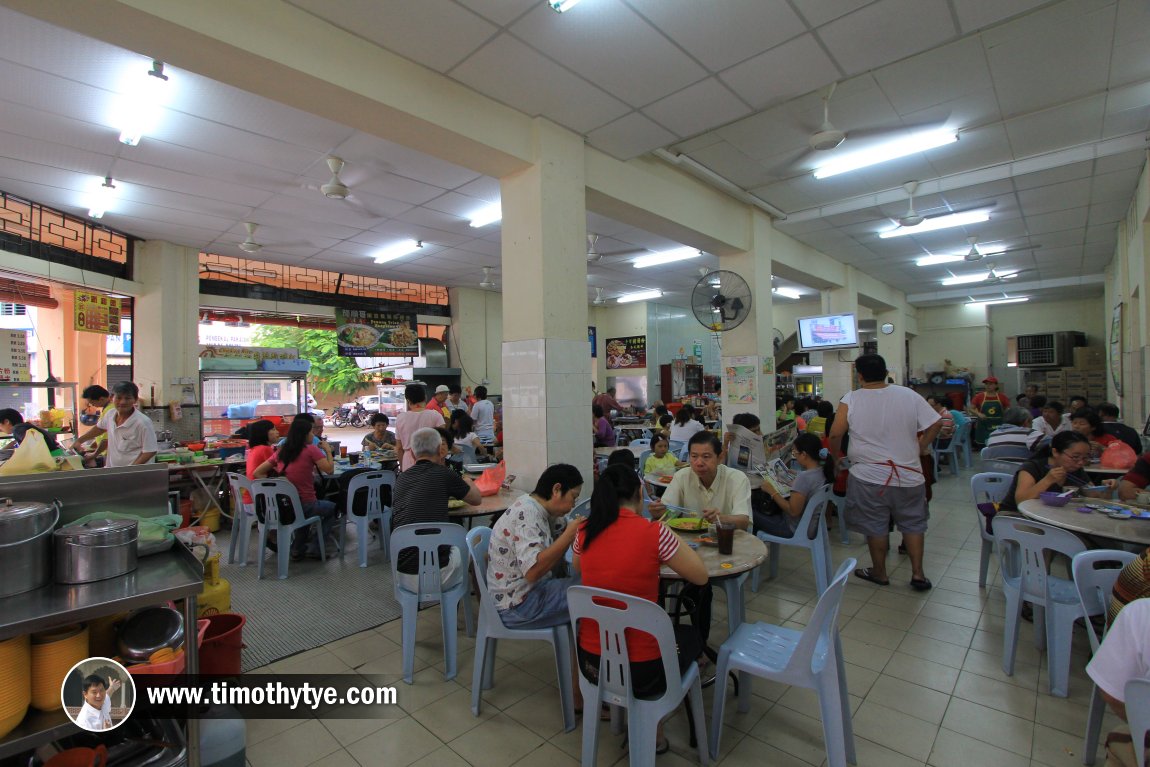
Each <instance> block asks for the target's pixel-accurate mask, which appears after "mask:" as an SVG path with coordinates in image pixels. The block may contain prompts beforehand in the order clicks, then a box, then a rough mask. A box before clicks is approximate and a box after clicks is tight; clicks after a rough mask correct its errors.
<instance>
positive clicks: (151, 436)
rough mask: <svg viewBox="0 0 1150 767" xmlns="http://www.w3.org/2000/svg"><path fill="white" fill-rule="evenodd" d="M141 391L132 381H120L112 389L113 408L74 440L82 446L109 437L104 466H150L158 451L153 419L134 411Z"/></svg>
mask: <svg viewBox="0 0 1150 767" xmlns="http://www.w3.org/2000/svg"><path fill="white" fill-rule="evenodd" d="M139 401H140V389H139V387H138V386H136V385H135V384H134V383H132V382H131V381H121V382H120V383H118V384H116V385H115V386H113V387H112V405H113V407H114V408H115V409H114V410H110V411H107V412H105V413H104V415H102V416H100V420H99V422H97V424H96V425H95V426H93V427H92V428H91V429H88V431H86V432H84V434H82V435H81V436H80V437H79V438H78V439H77V440H76V444H77V445H83V444H84V443H85V442H88V441H89V440H91V439H94V438H96V437H98V436H100V435H101V434H107V435H108V457H107V460H106V461H105V464H104V465H105V466H107V467H108V468H116V467H119V466H134V465H137V464H141V463H151V462H152V460H153V459H154V458H155V457H156V453H157V451H159V447H158V446H157V444H156V427H155V426H154V425H153V424H152V419H151V418H148V417H147V416H146V415H144V414H143V413H141V412H140V411H139V410H137V409H136V405H137V403H139Z"/></svg>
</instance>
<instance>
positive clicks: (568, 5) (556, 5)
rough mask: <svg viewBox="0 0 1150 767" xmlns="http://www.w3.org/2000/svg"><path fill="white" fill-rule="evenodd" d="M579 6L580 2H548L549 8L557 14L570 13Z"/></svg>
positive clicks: (569, 0)
mask: <svg viewBox="0 0 1150 767" xmlns="http://www.w3.org/2000/svg"><path fill="white" fill-rule="evenodd" d="M578 4H579V0H547V7H548V8H550V9H551V10H553V11H555V12H556V13H563V12H564V11H569V10H571V9H572V8H574V7H575V6H576V5H578Z"/></svg>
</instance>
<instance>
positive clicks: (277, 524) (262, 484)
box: [250, 477, 327, 581]
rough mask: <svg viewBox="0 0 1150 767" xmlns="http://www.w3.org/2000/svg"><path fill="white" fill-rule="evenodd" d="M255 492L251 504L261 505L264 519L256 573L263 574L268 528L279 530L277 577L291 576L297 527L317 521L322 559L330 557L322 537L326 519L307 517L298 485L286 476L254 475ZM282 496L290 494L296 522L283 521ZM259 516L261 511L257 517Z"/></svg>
mask: <svg viewBox="0 0 1150 767" xmlns="http://www.w3.org/2000/svg"><path fill="white" fill-rule="evenodd" d="M250 491H251V494H252V505H253V506H254V507H255V508H256V511H257V512H258V511H259V509H260V507H261V506H262V507H263V510H264V521H263V522H260V523H259V524H260V566H259V570H258V571H257V573H256V577H258V578H263V577H264V548H265V547H266V546H267V541H268V530H276V531H278V536H279V539H278V543H277V546H276V548H277V549H278V551H277V552H276V553H277V557H276V558H277V560H278V568H277V574H276V577H277V578H279V579H280V580H281V581H282V580H283V579H284V578H286V577H287V576H288V555H289V554H290V552H291V539H292V535H293V534H294V533H295V531H296V530H298V529H300V528H301V527H307V526H308V525H315V536H316V538H317V539H318V540H319V556H320V559H322V560H324V561H327V553H326V552H325V551H324V541H323V520H322V519H320V518H319V517H305V516H304V515H303V503H302V502H301V501H300V499H299V493H298V492H297V491H296V489H295V485H293V484H292V483H291V482H289V481H288V480H287V479H286V478H284V477H276V478H275V479H254V480H252V482H251V485H250ZM279 498H287V500H288V502H289V503H290V504H291V507H292V511H293V512H294V521H293V522H290V523H288V522H283V521H282V520H281V519H280V508H279ZM256 519H257V521H258V520H259V517H258V514H257V517H256Z"/></svg>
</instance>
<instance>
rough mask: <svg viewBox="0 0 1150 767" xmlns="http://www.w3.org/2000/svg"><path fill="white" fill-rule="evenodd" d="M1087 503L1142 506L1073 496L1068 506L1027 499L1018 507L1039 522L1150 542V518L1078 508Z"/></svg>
mask: <svg viewBox="0 0 1150 767" xmlns="http://www.w3.org/2000/svg"><path fill="white" fill-rule="evenodd" d="M1083 503H1106V504H1111V503H1114V504H1116V505H1120V506H1128V507H1129V508H1131V509H1138V508H1139V507H1137V506H1129V505H1128V504H1118V503H1117V502H1115V501H1105V500H1102V499H1088V500H1087V499H1081V500H1080V499H1078V498H1072V499H1071V501H1070V503H1068V504H1066V505H1065V506H1061V507H1058V506H1047V505H1046V504H1045V503H1043V502H1042V501H1040V500H1037V499H1033V500H1029V501H1023V502H1022V503H1020V504H1019V505H1018V510H1019V511H1020V512H1021V513H1022V516H1024V517H1026V518H1027V519H1033V520H1035V521H1036V522H1045V523H1046V524H1048V525H1054V526H1055V527H1060V528H1062V529H1063V530H1069V531H1071V532H1073V533H1081V534H1083V535H1091V536H1095V537H1098V538H1111V539H1113V540H1116V541H1125V542H1127V543H1137V544H1140V545H1143V546H1146V545H1150V519H1111V518H1110V517H1108V516H1106V515H1105V514H1103V513H1102V512H1101V511H1098V510H1095V511H1092V512H1090V513H1089V514H1087V513H1084V512H1081V511H1078V507H1080V506H1082V505H1083Z"/></svg>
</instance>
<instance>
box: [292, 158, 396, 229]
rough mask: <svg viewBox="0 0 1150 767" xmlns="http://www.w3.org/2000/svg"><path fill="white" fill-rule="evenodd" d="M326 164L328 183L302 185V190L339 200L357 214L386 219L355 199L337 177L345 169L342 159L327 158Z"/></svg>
mask: <svg viewBox="0 0 1150 767" xmlns="http://www.w3.org/2000/svg"><path fill="white" fill-rule="evenodd" d="M326 162H327V167H328V169H329V170H330V171H331V178H330V179H328V182H327V183H326V184H323V185H321V186H316V185H315V184H304V185H303V188H304V189H311V190H314V191H318V192H320V193H321V194H323V196H324V197H326V198H328V199H329V200H339V201H340V202H346V203H347V204H348V206H349V207H352V208H355V209H356V210H358V211H359V212H361V213H363V214H365V215H368V216H371V217H372V218H387V216H385V215H384V214H382V213H378V212H376V211H374V210H372V209H371V208H369V207H367V206H366V205H364V204H363V201H362V200H360V199H359V198H358V197H356V196H355V194H354V193H353V192H352V191H351V189H350V188H349V187H348V185H347V184H345V183H344V182H343V180H342V179H341V178H340V177H339V174H340V173H342V172H343V169H344V168H345V167H346V163H345V162H344V161H343V158H341V157H336V156H335V155H332V156H330V157H328V158H327V160H326Z"/></svg>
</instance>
